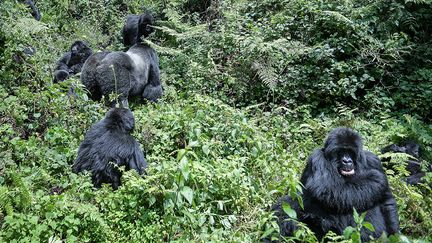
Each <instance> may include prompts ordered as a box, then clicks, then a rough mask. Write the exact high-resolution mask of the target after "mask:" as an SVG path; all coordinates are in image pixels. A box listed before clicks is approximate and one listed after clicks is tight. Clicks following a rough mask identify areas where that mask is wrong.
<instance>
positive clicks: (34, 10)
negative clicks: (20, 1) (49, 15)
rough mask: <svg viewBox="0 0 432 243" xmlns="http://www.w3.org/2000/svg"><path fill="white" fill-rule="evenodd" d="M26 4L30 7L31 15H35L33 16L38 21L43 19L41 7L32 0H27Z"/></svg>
mask: <svg viewBox="0 0 432 243" xmlns="http://www.w3.org/2000/svg"><path fill="white" fill-rule="evenodd" d="M24 4H26V5H27V6H28V7H29V8H30V10H31V15H32V16H33V18H35V19H36V20H37V21H39V20H40V19H41V15H40V12H39V9H38V8H37V7H36V5H35V4H34V2H33V1H32V0H25V1H24Z"/></svg>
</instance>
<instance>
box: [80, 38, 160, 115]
mask: <svg viewBox="0 0 432 243" xmlns="http://www.w3.org/2000/svg"><path fill="white" fill-rule="evenodd" d="M81 81H82V83H83V84H84V85H85V87H86V88H87V89H88V90H89V91H90V93H91V97H92V99H93V100H101V98H102V95H103V96H105V102H106V103H107V105H111V106H114V105H115V102H112V103H109V94H111V93H115V94H118V95H119V97H118V100H119V101H120V104H121V105H122V106H123V107H128V97H129V96H140V97H142V98H144V99H147V100H149V101H154V102H156V101H157V100H158V99H159V98H160V97H161V96H162V94H163V90H162V86H161V82H160V79H159V58H158V56H157V54H156V51H155V50H154V49H153V48H151V47H150V46H148V45H142V44H136V45H134V46H132V47H131V48H130V49H129V50H128V51H127V52H121V51H118V52H111V53H107V52H102V53H96V54H94V55H92V56H90V57H89V58H88V59H87V61H86V62H85V63H84V67H83V70H82V73H81Z"/></svg>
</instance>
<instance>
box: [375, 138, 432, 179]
mask: <svg viewBox="0 0 432 243" xmlns="http://www.w3.org/2000/svg"><path fill="white" fill-rule="evenodd" d="M420 150H421V149H420V145H419V144H418V143H415V142H413V141H407V142H405V143H402V144H391V145H388V146H386V147H385V148H383V149H382V150H381V152H382V153H388V152H393V153H406V154H409V155H411V156H412V157H414V158H415V159H409V160H408V163H407V165H406V170H407V171H409V173H410V176H409V177H408V178H407V179H406V182H407V183H408V184H410V185H417V184H419V183H422V182H423V179H422V178H423V176H425V174H426V173H425V172H424V171H422V169H421V164H422V160H421V159H420ZM387 161H390V159H388V160H387ZM388 168H389V169H393V164H392V163H388ZM427 170H428V171H432V165H428V166H427Z"/></svg>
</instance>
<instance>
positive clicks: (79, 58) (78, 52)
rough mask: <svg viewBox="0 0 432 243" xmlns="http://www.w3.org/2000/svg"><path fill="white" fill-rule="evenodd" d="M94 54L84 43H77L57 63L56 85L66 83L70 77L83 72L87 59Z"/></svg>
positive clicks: (55, 72)
mask: <svg viewBox="0 0 432 243" xmlns="http://www.w3.org/2000/svg"><path fill="white" fill-rule="evenodd" d="M92 53H93V51H92V49H91V48H90V47H89V46H88V44H87V43H86V42H84V41H75V42H74V43H73V44H72V45H71V47H70V50H69V51H68V52H66V53H65V54H64V55H63V56H62V58H61V59H60V60H59V61H58V62H57V66H56V69H55V71H54V80H53V82H54V83H57V82H61V81H64V80H66V79H68V78H69V75H73V74H77V73H79V72H81V68H82V66H83V65H84V62H85V61H86V60H87V58H88V57H89V56H90V55H91V54H92Z"/></svg>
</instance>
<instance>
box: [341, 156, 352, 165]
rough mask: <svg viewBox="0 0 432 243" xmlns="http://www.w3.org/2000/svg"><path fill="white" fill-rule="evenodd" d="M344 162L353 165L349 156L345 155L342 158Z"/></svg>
mask: <svg viewBox="0 0 432 243" xmlns="http://www.w3.org/2000/svg"><path fill="white" fill-rule="evenodd" d="M342 164H343V165H352V159H351V158H347V157H343V158H342Z"/></svg>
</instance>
